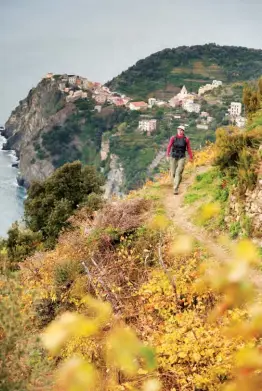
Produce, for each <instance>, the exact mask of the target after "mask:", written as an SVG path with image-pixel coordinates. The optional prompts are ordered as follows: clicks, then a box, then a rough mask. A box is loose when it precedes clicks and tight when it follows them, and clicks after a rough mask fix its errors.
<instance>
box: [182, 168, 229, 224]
mask: <svg viewBox="0 0 262 391" xmlns="http://www.w3.org/2000/svg"><path fill="white" fill-rule="evenodd" d="M228 196H229V189H228V183H226V185H225V184H224V177H223V175H222V174H221V173H220V172H219V171H218V170H217V169H216V168H211V169H210V170H209V171H207V172H205V173H203V174H200V175H197V176H196V179H195V182H194V183H193V185H192V186H190V187H189V188H188V192H187V194H186V195H185V198H184V204H185V205H191V208H192V220H193V222H194V224H196V225H198V226H204V227H205V228H206V229H207V230H214V229H222V227H223V224H224V214H225V207H226V203H227V200H228ZM196 202H197V205H194V204H195V203H196ZM217 202H218V203H219V205H220V213H219V214H218V215H215V216H214V217H213V218H211V219H210V220H208V221H205V222H204V221H203V219H200V218H199V216H200V215H201V211H202V208H203V206H204V205H206V204H208V203H217Z"/></svg>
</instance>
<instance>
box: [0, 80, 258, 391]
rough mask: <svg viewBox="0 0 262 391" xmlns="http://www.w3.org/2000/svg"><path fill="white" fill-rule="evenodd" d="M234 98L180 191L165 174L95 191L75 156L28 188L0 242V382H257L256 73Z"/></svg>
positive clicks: (217, 388)
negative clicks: (238, 106)
mask: <svg viewBox="0 0 262 391" xmlns="http://www.w3.org/2000/svg"><path fill="white" fill-rule="evenodd" d="M254 97H256V99H257V100H258V101H257V104H256V105H255V106H256V107H255V106H254ZM244 100H245V102H246V109H247V113H248V123H247V127H246V129H244V130H239V129H238V128H236V127H233V126H232V127H225V128H219V129H218V130H217V140H216V143H215V144H209V145H208V146H206V147H205V148H204V149H203V150H202V151H199V152H197V153H196V154H195V160H194V164H187V166H186V168H185V173H184V177H183V181H182V184H181V187H180V191H179V195H176V196H174V194H173V192H172V185H171V181H170V177H169V173H168V172H164V173H162V174H161V176H160V177H158V179H156V180H155V181H151V182H150V181H148V182H147V183H146V184H145V185H144V186H143V187H142V188H141V189H139V190H135V191H133V192H131V193H129V194H128V195H127V196H125V197H124V198H122V199H119V198H115V199H113V200H107V201H105V200H103V199H102V198H101V185H102V183H103V181H102V180H101V178H100V177H99V176H97V174H96V172H95V170H94V169H92V168H90V167H89V166H81V164H80V163H79V162H75V163H71V164H66V165H64V166H63V167H61V168H59V169H58V170H56V171H55V172H54V174H52V175H51V176H50V177H49V178H48V179H46V180H45V181H44V182H43V183H42V184H39V183H36V184H34V185H33V186H31V188H30V189H29V192H28V198H27V201H26V208H25V223H26V224H27V225H26V227H19V226H18V225H17V224H15V225H14V226H13V227H12V228H11V229H10V231H9V232H8V238H7V240H2V241H1V242H0V299H1V300H0V315H1V317H0V342H1V344H0V364H1V365H0V386H1V389H3V390H6V391H14V390H30V391H37V390H39V389H41V390H42V391H55V390H63V391H72V390H76V391H85V390H87V389H88V390H90V391H138V390H139V391H171V390H181V391H182V390H185V391H192V390H198V391H200V390H201V391H221V389H222V390H223V389H225V390H226V391H228V390H229V391H239V390H242V391H247V390H248V391H259V390H261V387H262V381H261V371H262V364H261V363H262V361H261V335H262V321H261V319H262V317H261V313H262V312H261V308H262V307H261V295H260V293H259V292H260V291H261V286H262V273H261V259H262V252H261V249H262V241H261V237H262V230H261V221H262V205H261V194H262V154H261V146H262V110H261V102H262V83H261V82H260V83H258V85H257V87H256V88H255V87H254V89H252V90H249V89H247V90H245V93H244ZM118 131H121V128H120V129H119V130H118ZM39 336H40V338H39Z"/></svg>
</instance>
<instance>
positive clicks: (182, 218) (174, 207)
mask: <svg viewBox="0 0 262 391" xmlns="http://www.w3.org/2000/svg"><path fill="white" fill-rule="evenodd" d="M209 168H210V167H208V166H202V167H198V168H197V169H196V170H195V172H194V173H193V174H191V175H190V176H189V177H188V178H186V179H184V180H183V181H182V183H181V185H180V189H179V194H178V195H174V194H173V189H172V188H171V187H170V188H169V189H167V190H166V194H165V207H166V210H167V213H168V216H169V217H170V218H171V219H172V220H173V221H174V223H175V225H176V226H177V227H178V228H179V229H181V230H182V231H184V233H185V234H188V235H191V236H192V237H194V238H195V239H196V240H197V241H199V242H200V243H202V244H203V245H204V246H205V248H206V249H207V250H208V252H209V253H210V255H211V256H213V257H214V258H215V259H216V260H218V261H221V262H226V261H230V252H229V250H228V249H226V248H223V246H222V245H221V244H219V243H217V242H216V239H215V238H213V237H210V236H209V234H208V233H207V231H206V230H205V229H204V228H201V227H198V226H196V225H194V224H193V223H192V222H191V221H190V219H191V216H190V215H191V213H190V211H189V208H188V207H187V206H185V205H183V199H184V196H185V194H186V190H187V187H188V186H190V185H191V184H192V183H193V182H194V179H195V177H196V176H197V175H199V174H202V173H204V172H206V171H208V170H209ZM250 278H251V279H252V281H253V282H254V283H255V285H256V286H259V288H261V287H262V273H261V272H259V271H256V270H254V271H252V273H251V275H250Z"/></svg>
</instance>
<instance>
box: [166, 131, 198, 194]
mask: <svg viewBox="0 0 262 391" xmlns="http://www.w3.org/2000/svg"><path fill="white" fill-rule="evenodd" d="M186 151H187V152H188V154H189V159H190V161H191V162H192V161H193V154H192V151H191V148H190V141H189V138H188V137H186V136H185V127H184V126H183V125H179V126H178V128H177V135H176V136H172V137H171V139H170V141H169V144H168V147H167V156H170V157H171V160H170V169H171V176H172V178H174V194H178V187H179V185H180V182H181V180H182V174H183V171H184V168H185V163H186Z"/></svg>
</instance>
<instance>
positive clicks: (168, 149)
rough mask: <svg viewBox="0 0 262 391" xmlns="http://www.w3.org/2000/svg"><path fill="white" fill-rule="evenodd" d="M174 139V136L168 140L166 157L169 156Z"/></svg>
mask: <svg viewBox="0 0 262 391" xmlns="http://www.w3.org/2000/svg"><path fill="white" fill-rule="evenodd" d="M174 139H175V136H172V137H171V139H170V140H169V144H168V147H167V151H166V156H169V155H170V151H171V148H172V145H173V142H174Z"/></svg>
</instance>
